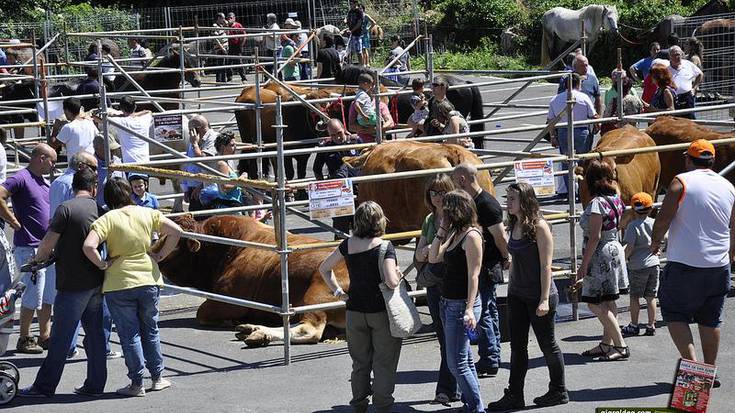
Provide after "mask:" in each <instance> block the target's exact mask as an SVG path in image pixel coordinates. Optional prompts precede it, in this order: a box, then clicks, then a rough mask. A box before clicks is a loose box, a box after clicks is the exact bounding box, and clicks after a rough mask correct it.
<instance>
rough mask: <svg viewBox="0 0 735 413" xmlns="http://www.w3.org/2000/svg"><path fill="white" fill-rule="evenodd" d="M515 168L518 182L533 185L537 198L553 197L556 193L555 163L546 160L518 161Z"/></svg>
mask: <svg viewBox="0 0 735 413" xmlns="http://www.w3.org/2000/svg"><path fill="white" fill-rule="evenodd" d="M514 168H515V173H516V182H525V183H527V184H529V185H531V186H532V187H533V190H534V192H536V196H538V197H542V196H552V195H554V194H555V193H556V185H555V181H554V162H552V161H550V160H546V159H534V160H526V161H518V162H516V163H515V164H514Z"/></svg>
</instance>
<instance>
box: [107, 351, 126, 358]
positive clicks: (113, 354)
mask: <svg viewBox="0 0 735 413" xmlns="http://www.w3.org/2000/svg"><path fill="white" fill-rule="evenodd" d="M122 356H123V355H122V353H121V352H119V351H111V352H109V353H107V356H106V357H107V360H114V359H119V358H120V357H122Z"/></svg>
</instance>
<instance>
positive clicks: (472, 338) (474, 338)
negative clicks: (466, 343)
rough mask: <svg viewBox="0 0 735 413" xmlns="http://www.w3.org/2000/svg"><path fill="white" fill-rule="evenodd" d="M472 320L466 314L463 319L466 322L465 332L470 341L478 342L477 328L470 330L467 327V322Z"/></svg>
mask: <svg viewBox="0 0 735 413" xmlns="http://www.w3.org/2000/svg"><path fill="white" fill-rule="evenodd" d="M469 320H470V317H469V316H467V315H466V314H465V316H464V317H463V318H462V321H464V332H465V334H467V338H468V339H470V341H477V329H476V328H470V327H468V326H467V322H468V321H469Z"/></svg>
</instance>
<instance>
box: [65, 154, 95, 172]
mask: <svg viewBox="0 0 735 413" xmlns="http://www.w3.org/2000/svg"><path fill="white" fill-rule="evenodd" d="M69 167H70V168H71V169H72V170H74V171H81V170H82V169H85V168H90V169H95V170H96V169H97V158H95V157H94V155H92V154H91V153H87V152H85V151H81V152H77V153H75V154H74V155H73V156H72V157H71V159H70V160H69Z"/></svg>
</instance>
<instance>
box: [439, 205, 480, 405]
mask: <svg viewBox="0 0 735 413" xmlns="http://www.w3.org/2000/svg"><path fill="white" fill-rule="evenodd" d="M442 209H443V211H444V220H443V221H442V226H441V227H440V228H439V230H438V231H437V233H436V236H435V237H434V240H433V241H432V243H431V249H430V250H429V261H431V262H438V261H442V260H443V261H444V264H445V266H446V267H445V275H444V281H443V283H442V286H441V296H442V298H441V302H440V313H441V319H442V325H443V327H444V344H445V347H446V356H447V367H449V371H450V372H451V373H452V375H453V376H454V378H455V379H456V380H457V384H458V385H459V388H460V390H461V391H462V401H463V402H464V404H465V411H467V412H484V411H485V406H484V404H483V402H482V397H481V396H480V383H479V381H478V379H477V372H476V371H475V364H474V362H473V359H472V350H471V349H470V340H469V338H468V337H467V334H466V332H465V331H466V330H467V331H468V332H469V331H472V330H474V329H475V327H476V325H477V321H476V320H477V319H479V317H480V298H479V296H478V293H477V290H478V283H479V281H478V280H479V276H480V265H481V262H482V234H481V233H480V231H479V230H478V228H477V213H476V212H475V202H474V201H473V200H472V198H470V196H469V195H468V194H467V193H466V192H464V191H461V190H459V191H452V192H449V193H448V194H446V195H445V196H444V200H443V202H442Z"/></svg>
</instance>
